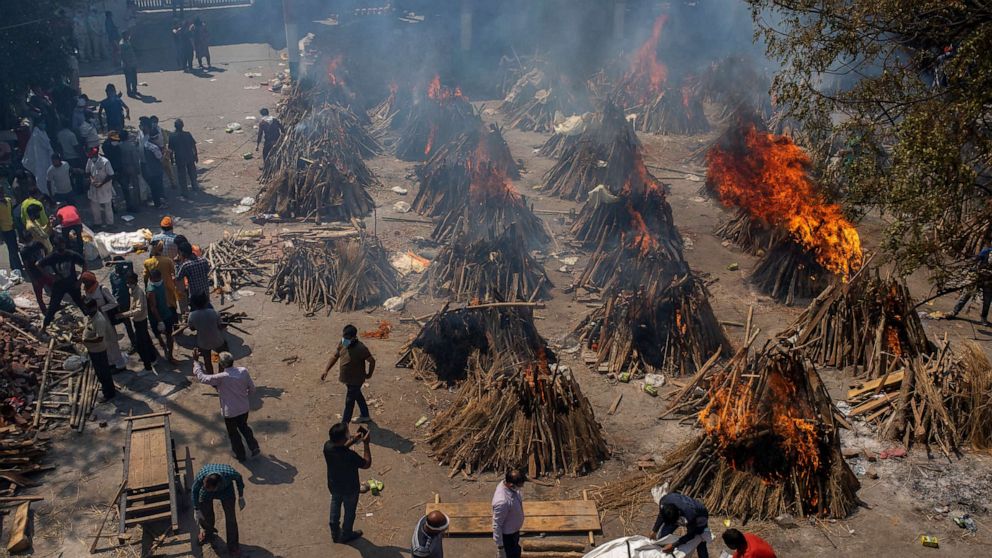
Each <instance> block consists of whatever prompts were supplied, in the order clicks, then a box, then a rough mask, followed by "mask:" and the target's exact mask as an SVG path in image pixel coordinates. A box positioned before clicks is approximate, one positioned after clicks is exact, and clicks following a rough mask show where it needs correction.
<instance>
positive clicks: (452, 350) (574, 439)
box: [401, 304, 609, 477]
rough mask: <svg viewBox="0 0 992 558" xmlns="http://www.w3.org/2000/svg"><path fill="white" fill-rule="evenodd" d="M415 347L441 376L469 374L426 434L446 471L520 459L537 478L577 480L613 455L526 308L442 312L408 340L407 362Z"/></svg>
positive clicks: (495, 467) (501, 466) (492, 467)
mask: <svg viewBox="0 0 992 558" xmlns="http://www.w3.org/2000/svg"><path fill="white" fill-rule="evenodd" d="M417 352H421V353H423V354H426V355H427V356H428V357H429V359H430V360H432V361H434V363H436V364H435V367H436V368H435V370H436V371H437V374H438V377H439V378H441V379H445V380H448V381H451V380H452V379H455V378H466V380H465V381H464V382H463V383H462V385H461V387H460V388H459V390H458V392H457V394H456V396H455V399H454V401H452V402H451V404H450V405H449V406H448V407H446V408H444V409H443V410H441V411H440V412H439V413H438V414H437V416H436V417H434V419H433V420H432V421H431V432H430V434H429V435H428V437H427V442H428V444H429V445H430V447H431V451H432V453H433V454H434V456H435V457H437V458H438V459H440V460H441V462H442V463H444V464H446V465H448V466H450V467H451V474H452V475H454V474H456V473H457V472H458V471H462V472H463V473H465V474H471V473H478V472H482V471H503V470H506V469H507V468H510V467H519V466H522V465H524V464H526V467H527V469H528V473H529V475H530V476H533V477H537V476H542V475H545V476H560V475H572V476H576V475H582V474H585V473H588V472H590V471H592V470H594V469H596V468H597V467H598V466H599V463H600V462H601V461H602V460H604V459H606V458H607V457H608V456H609V450H608V448H607V446H606V442H605V440H604V439H603V435H602V431H601V428H600V426H599V424H598V423H597V422H596V419H595V416H594V414H593V410H592V406H591V405H590V404H589V401H588V400H587V399H586V398H585V396H584V395H583V394H582V391H581V389H580V388H579V385H578V383H577V382H576V381H575V379H574V378H573V377H572V376H571V374H570V373H569V372H568V371H567V369H565V368H564V367H560V366H559V365H558V364H557V359H556V357H555V355H554V353H553V352H552V351H551V350H550V348H548V346H547V343H546V342H545V341H544V339H542V338H541V336H540V335H539V334H538V333H537V330H536V328H535V327H534V323H533V316H532V314H531V311H530V309H529V308H525V307H520V306H507V305H500V304H496V305H482V306H475V307H473V306H469V307H466V308H462V309H459V310H445V311H442V312H441V313H439V314H438V315H436V316H434V318H432V319H431V321H430V322H428V324H427V325H426V326H425V327H424V328H423V329H422V330H421V332H420V334H419V335H418V336H417V338H416V339H415V340H414V341H413V343H412V344H411V349H410V353H409V354H410V356H411V358H412V354H413V353H417ZM419 358H423V357H422V356H421V357H419ZM401 362H402V360H401ZM408 362H409V359H408ZM458 366H461V368H460V369H459V368H457V367H458Z"/></svg>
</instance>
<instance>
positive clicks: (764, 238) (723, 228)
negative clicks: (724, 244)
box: [716, 209, 781, 256]
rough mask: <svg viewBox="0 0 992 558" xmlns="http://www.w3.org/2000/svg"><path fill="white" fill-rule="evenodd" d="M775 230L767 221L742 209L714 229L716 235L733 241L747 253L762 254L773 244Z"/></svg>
mask: <svg viewBox="0 0 992 558" xmlns="http://www.w3.org/2000/svg"><path fill="white" fill-rule="evenodd" d="M780 234H781V232H779V235H776V231H774V230H773V229H771V228H770V227H769V226H768V224H767V223H763V222H761V221H760V220H758V219H755V218H753V217H751V214H750V213H748V212H747V211H745V210H743V209H738V210H737V212H736V213H734V216H733V217H732V218H731V219H729V220H727V221H725V222H724V223H721V224H720V226H718V227H717V229H716V235H717V236H718V237H720V238H722V239H724V240H729V241H730V242H733V243H734V244H736V245H737V246H738V247H740V248H741V250H744V251H745V252H747V253H748V254H755V255H759V256H760V255H764V254H766V253H767V252H768V251H769V250H770V249H771V248H772V246H773V245H774V244H775V241H776V237H777V236H780Z"/></svg>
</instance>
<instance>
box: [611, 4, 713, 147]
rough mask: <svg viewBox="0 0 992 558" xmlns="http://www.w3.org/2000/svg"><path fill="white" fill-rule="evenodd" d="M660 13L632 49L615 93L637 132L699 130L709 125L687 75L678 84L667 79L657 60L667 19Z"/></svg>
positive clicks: (704, 129) (698, 131)
mask: <svg viewBox="0 0 992 558" xmlns="http://www.w3.org/2000/svg"><path fill="white" fill-rule="evenodd" d="M667 18H668V16H667V15H664V14H663V15H661V16H659V17H658V19H657V20H655V22H654V26H653V27H652V29H651V36H650V37H648V39H647V41H645V42H644V44H643V45H641V47H640V48H638V49H637V51H636V52H635V53H634V55H633V58H632V59H631V61H630V69H629V70H628V71H627V74H626V75H625V76H624V77H623V79H622V81H621V82H620V84H619V87H618V88H617V91H616V92H615V93H614V95H615V97H616V98H617V99H618V101H619V102H620V104H621V105H622V106H623V107H624V109H625V111H626V112H627V113H628V114H632V115H634V117H635V118H634V127H635V128H636V129H637V130H638V131H640V132H649V133H660V134H700V133H703V132H707V131H709V129H710V124H709V122H708V121H707V120H706V115H705V114H704V112H703V103H702V99H701V98H700V96H699V95H698V92H697V88H696V87H694V84H692V83H691V80H690V79H689V78H688V77H685V78H683V79H682V83H681V84H679V85H675V84H670V83H668V77H669V76H668V68H667V67H666V66H665V64H664V63H662V62H660V61H659V60H658V43H659V42H660V41H661V34H662V31H663V29H664V27H665V23H666V21H667Z"/></svg>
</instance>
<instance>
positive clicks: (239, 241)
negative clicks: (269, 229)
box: [203, 229, 275, 304]
mask: <svg viewBox="0 0 992 558" xmlns="http://www.w3.org/2000/svg"><path fill="white" fill-rule="evenodd" d="M272 256H273V245H272V243H271V242H265V241H264V239H263V237H262V230H261V229H258V230H254V231H239V232H238V233H236V234H234V235H227V234H226V233H225V236H224V238H223V239H221V240H219V241H217V242H213V243H211V244H209V245H208V246H207V248H206V249H205V250H204V251H203V257H204V258H206V260H207V261H208V262H210V284H211V292H212V293H215V294H218V293H219V294H220V303H221V304H224V300H225V298H227V297H230V296H232V295H233V294H234V293H235V292H236V291H238V290H240V289H243V288H245V287H266V286H267V285H268V280H269V275H270V273H271V272H272V264H273V263H275V260H274V259H273V257H272Z"/></svg>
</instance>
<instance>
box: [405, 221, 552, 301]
mask: <svg viewBox="0 0 992 558" xmlns="http://www.w3.org/2000/svg"><path fill="white" fill-rule="evenodd" d="M462 223H463V225H462V230H460V231H459V232H457V233H455V235H454V236H453V237H452V238H451V240H450V241H449V243H448V244H447V245H446V246H445V247H444V248H443V249H442V250H441V252H440V253H439V254H438V255H437V257H436V258H435V259H434V261H433V262H432V263H431V265H430V267H428V268H427V273H426V275H425V276H424V287H425V288H426V289H427V291H428V292H430V293H431V294H432V295H433V296H447V297H448V298H450V299H451V300H456V301H464V302H468V301H473V300H482V301H491V300H496V301H505V300H522V301H534V300H547V299H550V298H551V289H552V287H553V286H554V285H552V283H551V280H550V279H549V278H548V275H547V273H546V272H545V270H544V266H543V265H542V264H541V263H540V262H538V261H537V260H536V259H535V258H534V257H533V256H532V255H531V254H530V252H529V251H528V248H527V239H526V238H525V236H524V233H523V232H522V231H521V228H520V226H519V225H511V226H510V227H508V228H507V229H506V231H505V232H504V233H503V234H501V235H499V236H498V237H496V238H494V239H488V238H481V239H479V238H473V237H474V236H475V235H473V234H471V233H470V232H469V231H467V230H464V229H471V228H473V227H474V224H468V223H467V222H466V221H463V222H462Z"/></svg>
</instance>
